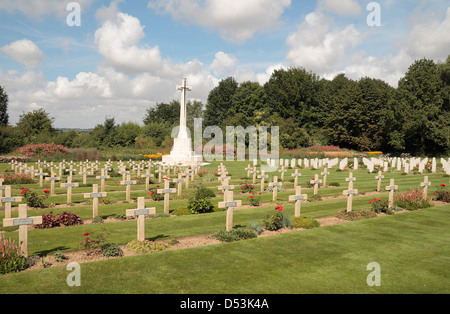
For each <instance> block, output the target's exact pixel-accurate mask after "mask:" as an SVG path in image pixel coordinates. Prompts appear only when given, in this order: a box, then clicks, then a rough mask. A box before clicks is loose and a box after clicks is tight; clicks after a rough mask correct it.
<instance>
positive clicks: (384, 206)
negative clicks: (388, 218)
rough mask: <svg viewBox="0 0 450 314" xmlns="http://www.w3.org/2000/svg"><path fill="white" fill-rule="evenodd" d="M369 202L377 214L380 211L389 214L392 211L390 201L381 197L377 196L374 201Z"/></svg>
mask: <svg viewBox="0 0 450 314" xmlns="http://www.w3.org/2000/svg"><path fill="white" fill-rule="evenodd" d="M369 204H371V205H372V208H371V210H372V211H373V212H375V213H377V214H380V213H385V214H387V213H389V212H390V209H389V204H388V202H386V201H384V202H383V201H382V200H381V199H379V198H376V199H375V200H374V201H370V202H369Z"/></svg>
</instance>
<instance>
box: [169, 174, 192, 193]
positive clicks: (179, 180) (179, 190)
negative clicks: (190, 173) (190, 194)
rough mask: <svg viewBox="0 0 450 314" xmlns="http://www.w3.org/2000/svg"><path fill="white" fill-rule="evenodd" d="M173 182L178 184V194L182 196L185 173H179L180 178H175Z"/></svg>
mask: <svg viewBox="0 0 450 314" xmlns="http://www.w3.org/2000/svg"><path fill="white" fill-rule="evenodd" d="M188 180H189V179H188ZM172 182H174V183H176V184H177V196H181V188H182V185H183V182H184V179H183V175H182V174H181V173H179V174H178V178H177V179H174V180H173V181H172Z"/></svg>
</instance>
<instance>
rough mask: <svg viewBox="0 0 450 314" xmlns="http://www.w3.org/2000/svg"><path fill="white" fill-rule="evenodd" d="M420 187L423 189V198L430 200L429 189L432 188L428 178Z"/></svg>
mask: <svg viewBox="0 0 450 314" xmlns="http://www.w3.org/2000/svg"><path fill="white" fill-rule="evenodd" d="M420 186H421V187H423V198H424V199H428V187H429V186H431V182H429V181H428V176H426V177H425V180H424V182H422V183H420Z"/></svg>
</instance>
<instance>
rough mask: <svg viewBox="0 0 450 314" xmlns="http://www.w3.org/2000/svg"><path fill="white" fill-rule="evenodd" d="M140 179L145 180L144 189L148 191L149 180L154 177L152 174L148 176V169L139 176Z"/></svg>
mask: <svg viewBox="0 0 450 314" xmlns="http://www.w3.org/2000/svg"><path fill="white" fill-rule="evenodd" d="M141 177H142V178H145V189H146V190H148V189H150V179H151V178H153V177H154V175H153V174H150V169H147V170H146V171H145V174H143V175H141Z"/></svg>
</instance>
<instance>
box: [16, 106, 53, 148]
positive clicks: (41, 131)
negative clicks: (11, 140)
mask: <svg viewBox="0 0 450 314" xmlns="http://www.w3.org/2000/svg"><path fill="white" fill-rule="evenodd" d="M54 120H55V119H54V118H53V117H50V116H49V114H48V113H47V112H46V111H45V110H44V109H42V108H41V109H37V110H33V111H31V112H27V113H24V114H22V115H21V116H20V117H19V122H17V127H18V128H19V129H20V130H21V131H22V134H24V135H25V137H26V143H27V144H28V143H34V142H36V138H37V136H38V135H40V137H42V136H44V137H45V136H46V137H47V138H50V137H51V136H53V135H55V134H56V129H55V128H54V127H53V121H54Z"/></svg>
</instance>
